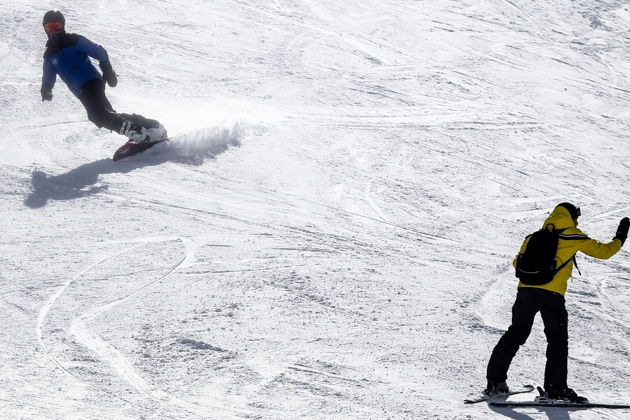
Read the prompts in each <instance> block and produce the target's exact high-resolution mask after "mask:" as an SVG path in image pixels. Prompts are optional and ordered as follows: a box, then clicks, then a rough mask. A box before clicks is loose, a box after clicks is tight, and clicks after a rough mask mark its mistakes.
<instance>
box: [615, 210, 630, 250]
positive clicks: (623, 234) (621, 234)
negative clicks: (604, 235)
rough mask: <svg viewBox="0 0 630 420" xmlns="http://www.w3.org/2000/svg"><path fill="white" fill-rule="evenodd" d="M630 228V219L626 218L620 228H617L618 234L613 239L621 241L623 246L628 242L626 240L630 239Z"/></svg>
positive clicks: (622, 220) (620, 223)
mask: <svg viewBox="0 0 630 420" xmlns="http://www.w3.org/2000/svg"><path fill="white" fill-rule="evenodd" d="M628 228H630V219H628V218H627V217H624V218H623V219H621V222H619V227H618V228H617V233H616V234H615V237H614V238H613V239H619V240H620V241H621V246H623V244H624V243H625V242H626V238H627V237H628Z"/></svg>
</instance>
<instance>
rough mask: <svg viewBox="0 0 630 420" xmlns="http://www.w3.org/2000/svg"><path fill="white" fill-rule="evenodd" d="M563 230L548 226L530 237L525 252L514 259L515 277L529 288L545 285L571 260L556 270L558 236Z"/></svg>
mask: <svg viewBox="0 0 630 420" xmlns="http://www.w3.org/2000/svg"><path fill="white" fill-rule="evenodd" d="M564 230H565V229H555V226H554V225H551V224H550V225H547V226H546V227H545V228H544V229H541V230H539V231H538V232H534V233H533V234H532V235H530V238H529V242H528V243H527V248H525V252H524V253H522V254H518V257H517V259H516V277H518V278H519V279H520V280H521V282H522V283H523V284H527V285H530V286H540V285H543V284H547V283H549V282H550V281H551V280H553V276H555V275H556V273H557V272H558V271H560V270H562V269H563V268H564V266H566V265H567V264H568V263H569V262H570V261H571V260H572V259H573V258H569V259H568V260H567V261H565V262H564V263H563V264H562V265H560V267H558V268H556V254H557V253H558V235H559V234H560V233H562V232H563V231H564Z"/></svg>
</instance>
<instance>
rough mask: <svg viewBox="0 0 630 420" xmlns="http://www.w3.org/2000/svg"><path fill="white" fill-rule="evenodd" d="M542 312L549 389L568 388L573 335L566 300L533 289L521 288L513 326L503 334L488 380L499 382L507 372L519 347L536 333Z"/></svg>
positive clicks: (555, 294) (553, 294) (491, 364)
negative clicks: (535, 320) (569, 332)
mask: <svg viewBox="0 0 630 420" xmlns="http://www.w3.org/2000/svg"><path fill="white" fill-rule="evenodd" d="M538 312H540V315H541V316H542V320H543V324H544V325H545V336H546V337H547V364H546V366H545V388H548V387H549V386H550V385H553V386H556V387H566V386H567V359H568V356H569V334H568V327H567V310H566V307H565V301H564V296H562V295H561V294H559V293H555V292H550V291H548V290H544V289H538V288H532V287H519V289H518V292H517V295H516V301H515V302H514V306H513V307H512V325H511V326H510V328H508V330H507V331H506V332H505V334H503V336H502V337H501V339H500V340H499V342H498V343H497V345H496V346H495V348H494V350H493V351H492V356H490V361H489V362H488V370H487V378H488V379H490V380H492V381H495V382H499V381H505V380H506V379H507V372H508V369H509V368H510V364H511V363H512V359H513V358H514V356H515V355H516V352H517V351H518V349H519V347H520V346H521V345H523V344H525V341H527V337H529V333H530V332H531V330H532V325H533V323H534V317H535V316H536V314H537V313H538Z"/></svg>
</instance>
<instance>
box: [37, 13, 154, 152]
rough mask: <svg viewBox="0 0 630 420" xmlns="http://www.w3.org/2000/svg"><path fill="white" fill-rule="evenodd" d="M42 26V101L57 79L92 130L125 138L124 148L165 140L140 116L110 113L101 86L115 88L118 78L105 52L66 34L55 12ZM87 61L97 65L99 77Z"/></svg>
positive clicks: (87, 41)
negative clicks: (83, 112) (76, 101)
mask: <svg viewBox="0 0 630 420" xmlns="http://www.w3.org/2000/svg"><path fill="white" fill-rule="evenodd" d="M42 24H43V26H44V30H45V31H46V34H47V35H48V42H47V43H46V52H45V53H44V74H43V77H42V87H41V94H42V101H50V100H52V97H53V95H52V89H53V87H54V86H55V81H56V79H57V75H59V77H61V80H63V81H64V83H65V84H66V85H67V86H68V88H69V89H70V91H71V92H72V93H73V94H74V95H75V96H76V97H77V98H79V100H80V101H81V103H82V104H83V106H84V107H85V110H86V111H87V114H88V119H89V120H90V121H92V122H93V123H94V124H96V126H98V127H105V128H107V129H109V130H112V131H116V132H117V133H119V134H122V135H125V136H127V137H128V138H129V141H128V144H136V143H140V142H144V141H156V140H160V139H163V138H165V137H166V130H165V129H164V126H162V124H160V123H159V122H158V121H156V120H152V119H148V118H145V117H143V116H142V115H137V114H122V113H117V112H116V111H114V109H113V108H112V105H111V104H110V103H109V100H108V99H107V96H105V82H107V84H108V85H109V86H110V87H115V86H116V85H117V84H118V78H117V76H116V72H114V69H113V68H112V64H111V62H110V60H109V56H108V54H107V51H105V48H103V47H102V46H100V45H98V44H95V43H93V42H92V41H90V40H89V39H87V38H85V37H83V36H81V35H77V34H68V33H66V29H65V26H66V20H65V17H64V16H63V14H62V13H61V12H60V11H58V10H50V11H48V12H46V14H45V15H44V19H43V22H42ZM90 57H92V58H94V59H96V60H97V61H98V62H99V67H100V68H101V71H102V72H103V75H102V76H101V74H100V73H99V72H98V70H96V68H95V67H94V65H93V64H92V62H91V61H90ZM103 79H104V80H103ZM123 147H124V146H123Z"/></svg>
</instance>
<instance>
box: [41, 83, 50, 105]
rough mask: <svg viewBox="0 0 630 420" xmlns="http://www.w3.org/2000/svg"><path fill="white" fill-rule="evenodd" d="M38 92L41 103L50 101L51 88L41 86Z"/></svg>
mask: <svg viewBox="0 0 630 420" xmlns="http://www.w3.org/2000/svg"><path fill="white" fill-rule="evenodd" d="M40 92H41V94H42V102H44V101H52V88H51V87H50V86H49V85H42V88H41V89H40Z"/></svg>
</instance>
